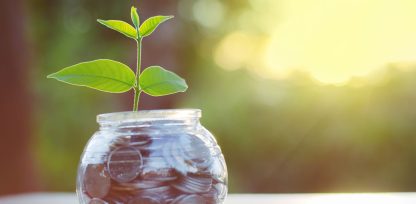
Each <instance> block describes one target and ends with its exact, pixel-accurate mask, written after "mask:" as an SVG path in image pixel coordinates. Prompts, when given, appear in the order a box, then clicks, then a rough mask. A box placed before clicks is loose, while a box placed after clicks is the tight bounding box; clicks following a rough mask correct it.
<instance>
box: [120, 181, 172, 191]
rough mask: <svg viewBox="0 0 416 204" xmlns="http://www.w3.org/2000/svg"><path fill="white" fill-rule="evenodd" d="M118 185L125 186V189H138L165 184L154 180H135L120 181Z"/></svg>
mask: <svg viewBox="0 0 416 204" xmlns="http://www.w3.org/2000/svg"><path fill="white" fill-rule="evenodd" d="M119 185H120V186H122V187H126V188H125V189H131V190H138V189H149V188H156V187H160V186H163V185H165V183H164V182H160V181H156V180H135V181H134V182H129V183H120V184H119Z"/></svg>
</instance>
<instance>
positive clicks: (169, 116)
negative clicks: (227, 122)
mask: <svg viewBox="0 0 416 204" xmlns="http://www.w3.org/2000/svg"><path fill="white" fill-rule="evenodd" d="M200 117H201V110H200V109H158V110H141V111H125V112H114V113H104V114H99V115H97V122H98V123H100V124H103V123H116V122H127V121H149V120H189V119H199V118H200Z"/></svg>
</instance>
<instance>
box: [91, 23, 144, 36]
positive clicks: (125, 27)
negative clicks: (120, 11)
mask: <svg viewBox="0 0 416 204" xmlns="http://www.w3.org/2000/svg"><path fill="white" fill-rule="evenodd" d="M97 21H98V22H99V23H101V24H103V25H105V26H107V27H108V28H110V29H113V30H115V31H117V32H120V33H122V34H124V35H125V36H127V37H129V38H133V39H136V38H137V31H136V29H134V27H133V26H131V25H130V24H128V23H126V22H124V21H118V20H101V19H97Z"/></svg>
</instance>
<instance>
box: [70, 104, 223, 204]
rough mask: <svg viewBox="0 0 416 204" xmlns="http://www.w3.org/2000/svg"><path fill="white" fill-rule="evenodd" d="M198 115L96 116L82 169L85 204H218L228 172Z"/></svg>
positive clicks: (79, 190)
mask: <svg viewBox="0 0 416 204" xmlns="http://www.w3.org/2000/svg"><path fill="white" fill-rule="evenodd" d="M200 117H201V111H200V110H197V109H172V110H150V111H138V112H120V113H108V114H102V115H98V116H97V122H98V123H99V124H100V129H99V130H98V131H97V132H96V133H95V134H94V135H93V136H92V138H91V139H90V141H89V142H88V144H87V146H86V147H85V149H84V152H83V154H82V156H81V161H80V164H79V169H78V178H77V194H78V198H79V201H80V203H81V204H103V203H108V204H121V203H125V204H204V203H206V204H218V203H223V201H224V199H225V197H226V195H227V167H226V164H225V160H224V157H223V155H222V153H221V149H220V147H219V146H218V145H217V142H216V140H215V138H214V137H213V135H212V134H211V133H210V132H209V131H208V130H206V129H205V128H204V127H203V126H202V125H201V124H200V122H199V118H200Z"/></svg>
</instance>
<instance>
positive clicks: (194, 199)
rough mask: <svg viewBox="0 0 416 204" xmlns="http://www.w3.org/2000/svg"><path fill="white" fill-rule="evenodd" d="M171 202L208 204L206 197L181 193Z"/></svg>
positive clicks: (176, 203)
mask: <svg viewBox="0 0 416 204" xmlns="http://www.w3.org/2000/svg"><path fill="white" fill-rule="evenodd" d="M171 204H206V202H205V199H204V198H203V197H202V196H199V195H195V194H193V195H181V196H179V197H177V198H176V199H174V200H173V201H172V202H171Z"/></svg>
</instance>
